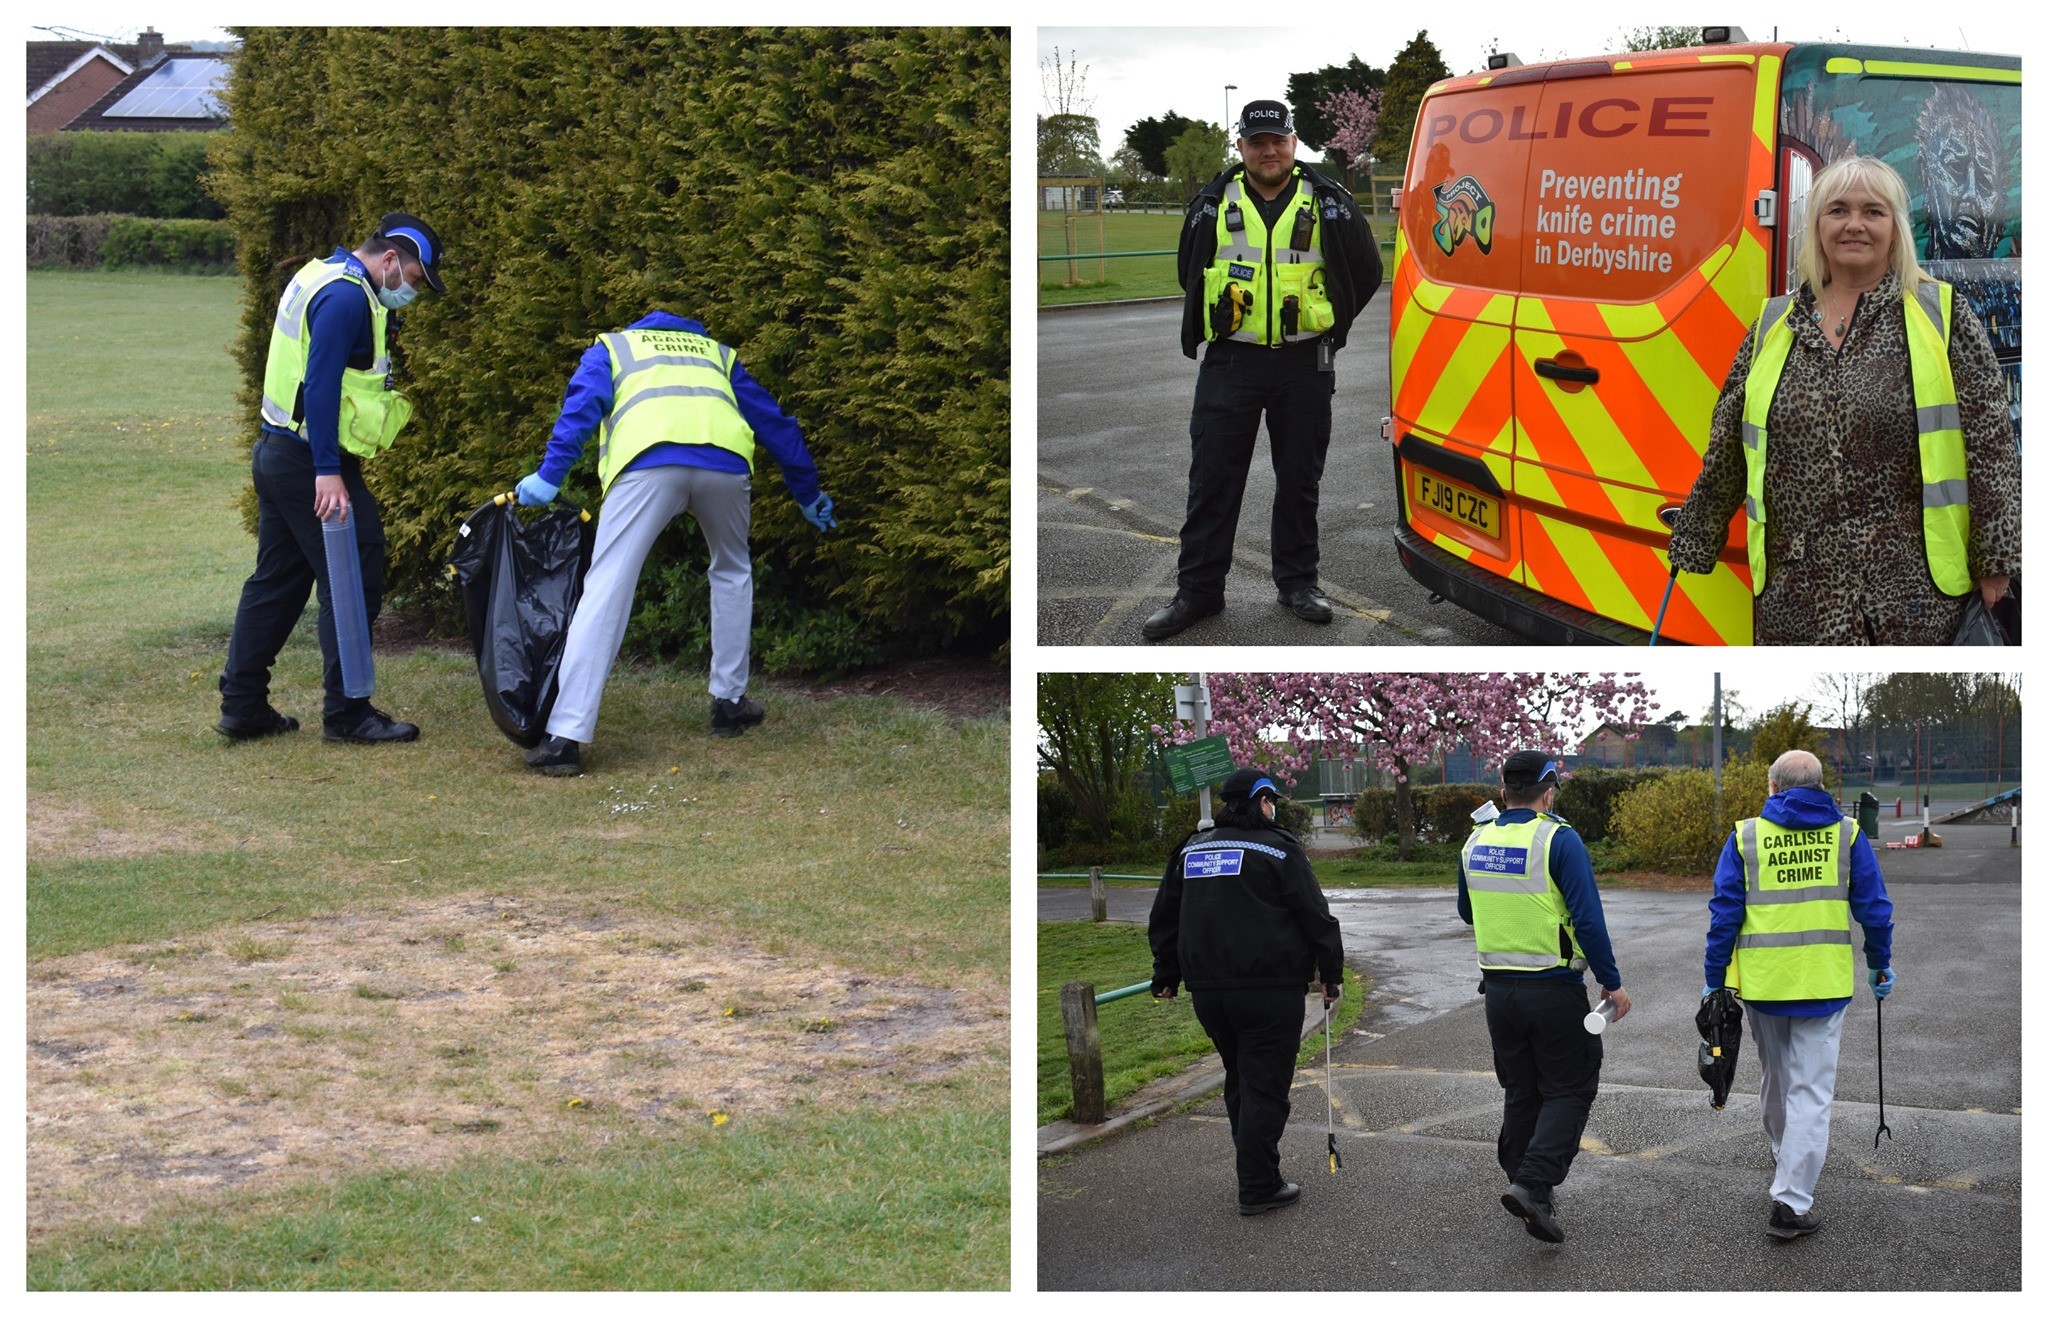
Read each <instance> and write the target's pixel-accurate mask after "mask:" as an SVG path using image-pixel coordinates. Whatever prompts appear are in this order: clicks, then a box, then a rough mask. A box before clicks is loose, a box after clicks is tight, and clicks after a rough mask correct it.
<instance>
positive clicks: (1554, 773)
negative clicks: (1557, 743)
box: [1500, 751, 1562, 792]
mask: <svg viewBox="0 0 2048 1318" xmlns="http://www.w3.org/2000/svg"><path fill="white" fill-rule="evenodd" d="M1561 775H1562V770H1561V767H1560V766H1559V765H1558V762H1557V761H1556V760H1553V759H1551V758H1550V757H1549V756H1548V755H1545V754H1544V753H1543V752H1542V751H1516V752H1515V753H1514V754H1513V755H1510V756H1508V757H1507V759H1506V760H1504V761H1502V762H1501V766H1500V780H1501V781H1502V782H1503V783H1506V784H1507V785H1508V786H1509V787H1512V788H1514V789H1515V790H1516V791H1518V792H1526V791H1528V790H1529V789H1530V788H1532V787H1540V786H1542V785H1543V783H1544V782H1545V781H1546V780H1547V781H1549V782H1553V783H1554V782H1557V781H1558V780H1559V778H1560V777H1561Z"/></svg>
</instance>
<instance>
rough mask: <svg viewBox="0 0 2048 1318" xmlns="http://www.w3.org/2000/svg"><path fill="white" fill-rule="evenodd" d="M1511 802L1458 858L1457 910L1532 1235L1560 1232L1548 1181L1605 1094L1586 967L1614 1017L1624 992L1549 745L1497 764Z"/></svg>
mask: <svg viewBox="0 0 2048 1318" xmlns="http://www.w3.org/2000/svg"><path fill="white" fill-rule="evenodd" d="M1500 777H1501V804H1502V805H1504V806H1506V807H1507V809H1505V810H1503V811H1502V812H1501V813H1500V814H1499V815H1498V816H1497V817H1495V818H1494V819H1492V820H1489V821H1488V822H1486V823H1484V824H1481V825H1479V827H1477V828H1475V829H1473V830H1472V835H1471V836H1470V837H1468V838H1467V839H1465V849H1464V852H1463V854H1462V855H1461V857H1460V858H1459V862H1458V915H1459V917H1460V918H1461V919H1463V920H1464V921H1465V923H1467V924H1469V925H1471V926H1472V935H1473V940H1474V942H1475V943H1476V944H1477V945H1478V949H1479V967H1480V970H1481V972H1482V975H1483V980H1482V983H1481V984H1480V991H1481V992H1482V993H1484V994H1485V995H1486V1030H1487V1033H1488V1034H1489V1035H1491V1036H1492V1038H1493V1073H1494V1075H1495V1077H1496V1078H1497V1079H1499V1081H1500V1086H1501V1088H1502V1089H1504V1090H1506V1091H1507V1096H1506V1099H1505V1102H1504V1104H1503V1108H1502V1112H1501V1124H1500V1139H1499V1141H1498V1142H1497V1152H1498V1154H1499V1158H1500V1169H1501V1170H1502V1171H1503V1172H1505V1173H1507V1177H1508V1188H1507V1191H1506V1192H1505V1193H1504V1194H1502V1195H1501V1197H1500V1202H1501V1206H1502V1207H1504V1208H1506V1209H1507V1210H1508V1211H1509V1212H1510V1213H1513V1214H1514V1215H1515V1216H1517V1217H1519V1218H1521V1219H1523V1223H1524V1225H1525V1226H1526V1227H1527V1229H1528V1232H1529V1234H1530V1235H1532V1236H1535V1237H1536V1238H1537V1239H1539V1240H1547V1241H1550V1242H1551V1243H1553V1244H1555V1243H1557V1242H1559V1241H1561V1240H1563V1239H1564V1229H1563V1228H1562V1227H1560V1226H1559V1225H1558V1222H1557V1210H1556V1204H1555V1203H1554V1202H1553V1199H1552V1194H1551V1191H1552V1189H1553V1188H1554V1187H1555V1186H1557V1185H1559V1184H1561V1183H1562V1182H1563V1181H1564V1178H1565V1175H1566V1173H1568V1172H1569V1171H1570V1170H1571V1165H1572V1159H1573V1158H1574V1157H1576V1156H1577V1154H1578V1151H1579V1136H1580V1135H1581V1134H1583V1133H1584V1131H1585V1129H1586V1117H1587V1114H1588V1113H1589V1112H1590V1111H1591V1110H1592V1107H1593V1098H1594V1096H1595V1095H1596V1094H1597V1093H1598V1092H1599V1090H1600V1058H1601V1049H1600V1037H1599V1036H1598V1035H1595V1034H1589V1033H1587V1032H1586V1028H1585V1018H1586V1006H1587V1003H1586V980H1585V968H1586V967H1587V966H1588V965H1589V964H1590V965H1591V966H1592V968H1593V977H1594V978H1595V979H1597V980H1599V981H1600V996H1601V998H1602V999H1612V1000H1613V1002H1614V1019H1616V1020H1620V1019H1621V1018H1622V1017H1623V1016H1626V1015H1627V1014H1628V993H1627V992H1626V991H1625V990H1624V989H1623V988H1622V987H1621V974H1620V972H1619V971H1617V970H1616V969H1615V967H1614V952H1613V949H1612V948H1611V947H1610V945H1609V943H1608V940H1607V921H1606V917H1605V915H1604V914H1603V913H1602V911H1601V909H1600V890H1599V889H1598V888H1597V887H1595V886H1594V884H1593V862H1592V858H1591V857H1589V856H1588V855H1587V854H1586V844H1585V843H1584V842H1582V841H1580V840H1579V835H1578V833H1577V832H1576V831H1574V830H1573V828H1572V826H1571V825H1570V824H1568V823H1566V822H1565V821H1564V820H1562V819H1560V818H1559V817H1558V816H1556V815H1554V814H1551V813H1550V807H1551V806H1552V805H1553V804H1554V803H1555V802H1556V800H1557V785H1558V769H1557V765H1556V763H1555V762H1554V761H1552V760H1551V759H1550V758H1549V757H1548V756H1546V755H1544V754H1543V752H1541V751H1516V752H1515V753H1514V754H1513V755H1510V756H1508V758H1507V762H1506V763H1505V764H1503V765H1502V766H1501V772H1500Z"/></svg>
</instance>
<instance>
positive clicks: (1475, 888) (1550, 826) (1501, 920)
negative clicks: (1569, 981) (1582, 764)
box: [1464, 814, 1586, 970]
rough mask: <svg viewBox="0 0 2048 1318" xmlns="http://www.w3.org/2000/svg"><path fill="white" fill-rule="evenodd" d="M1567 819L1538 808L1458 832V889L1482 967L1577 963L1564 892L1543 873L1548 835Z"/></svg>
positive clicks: (1581, 964) (1578, 966) (1579, 955)
mask: <svg viewBox="0 0 2048 1318" xmlns="http://www.w3.org/2000/svg"><path fill="white" fill-rule="evenodd" d="M1569 827H1571V825H1569V824H1567V823H1565V822H1564V820H1562V819H1559V818H1558V817H1557V816H1556V815H1543V814H1539V815H1537V816H1536V817H1535V818H1533V819H1527V820H1523V821H1522V822H1520V823H1516V824H1503V823H1500V822H1499V821H1497V820H1496V821H1493V822H1490V823H1485V824H1481V825H1480V826H1479V827H1477V828H1475V829H1473V830H1472V836H1470V837H1468V838H1466V839H1465V851H1464V862H1465V895H1466V898H1467V899H1468V900H1469V901H1470V902H1471V903H1472V937H1473V941H1474V942H1475V943H1477V945H1478V949H1479V966H1480V969H1482V970H1554V969H1557V968H1559V967H1564V966H1569V967H1570V968H1572V969H1573V970H1582V969H1584V968H1585V965H1586V956H1585V953H1584V952H1582V951H1581V950H1580V948H1579V939H1578V935H1577V934H1576V933H1574V932H1573V931H1572V916H1571V912H1570V911H1569V910H1568V909H1566V907H1565V904H1564V894H1563V893H1562V892H1560V891H1558V887H1557V881H1556V880H1555V879H1553V878H1551V876H1550V839H1551V837H1552V835H1554V834H1555V833H1556V832H1557V830H1558V829H1560V828H1569Z"/></svg>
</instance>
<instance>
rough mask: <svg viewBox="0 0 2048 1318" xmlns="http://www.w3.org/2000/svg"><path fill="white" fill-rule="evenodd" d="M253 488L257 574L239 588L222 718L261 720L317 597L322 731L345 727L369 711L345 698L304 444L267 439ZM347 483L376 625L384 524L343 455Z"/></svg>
mask: <svg viewBox="0 0 2048 1318" xmlns="http://www.w3.org/2000/svg"><path fill="white" fill-rule="evenodd" d="M249 465H250V473H251V476H252V477H253V479H254V481H255V484H256V570H255V571H254V572H252V573H250V574H249V579H248V580H247V581H245V582H243V583H242V602H241V605H240V607H238V608H237V609H236V610H235V629H234V632H233V633H232V634H231V635H230V636H229V637H228V661H227V667H226V668H225V669H223V670H222V672H221V675H220V710H221V713H223V714H227V715H231V716H233V717H236V718H256V717H259V716H261V715H262V713H263V711H264V709H265V708H266V707H268V705H269V703H270V668H271V665H273V664H275V663H276V662H277V653H278V651H280V650H282V649H283V648H284V643H285V641H286V639H287V638H289V637H290V636H291V634H292V628H294V627H296V626H298V624H299V615H300V614H302V613H304V612H305V611H306V597H307V596H308V595H311V594H312V593H313V591H314V588H315V587H316V586H317V587H318V589H319V593H320V659H321V665H322V681H323V683H324V684H325V686H326V688H327V699H326V701H325V703H324V706H323V708H322V710H321V714H322V717H323V719H324V720H325V721H326V722H329V723H334V722H337V721H341V720H344V719H346V718H347V717H348V716H349V715H351V714H354V713H356V712H358V711H360V710H361V709H362V707H363V706H364V705H365V704H367V703H368V702H367V701H363V700H351V699H350V698H349V697H348V696H346V695H344V694H343V693H342V689H341V649H340V647H339V646H337V645H336V644H335V640H334V606H333V603H332V601H331V600H330V599H329V598H328V593H327V550H326V547H325V545H324V544H323V543H322V541H321V538H320V519H319V518H318V517H316V516H314V515H313V476H314V472H313V450H312V448H311V447H310V446H309V445H307V444H306V443H305V442H304V441H302V440H298V439H291V438H285V437H281V436H278V435H273V434H271V433H270V432H269V431H264V432H263V435H262V437H261V438H259V439H258V440H257V441H256V449H255V452H254V453H253V454H252V455H251V457H250V463H249ZM341 479H342V483H343V484H344V485H346V486H347V487H348V498H349V504H350V516H352V517H353V518H355V523H356V548H357V552H358V553H359V555H360V556H361V559H362V565H363V603H364V605H365V606H366V607H367V608H368V610H369V614H370V621H372V622H375V621H376V620H377V614H378V612H379V611H380V610H381V609H382V608H383V606H384V557H385V549H384V520H383V518H382V517H380V516H379V515H378V513H377V501H376V500H375V499H374V498H372V497H371V496H370V490H369V487H368V486H366V485H364V484H363V467H362V463H361V462H360V461H358V460H357V459H356V458H355V456H354V455H352V454H350V453H347V452H344V453H343V454H342V455H341Z"/></svg>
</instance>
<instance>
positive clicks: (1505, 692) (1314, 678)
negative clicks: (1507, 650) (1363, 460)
mask: <svg viewBox="0 0 2048 1318" xmlns="http://www.w3.org/2000/svg"><path fill="white" fill-rule="evenodd" d="M1650 707H1651V696H1650V693H1649V690H1648V688H1646V687H1645V686H1644V685H1643V684H1642V683H1641V682H1639V681H1637V680H1635V674H1633V673H1627V674H1621V675H1616V674H1612V673H1211V674H1209V735H1211V736H1215V735H1218V734H1220V735H1222V736H1223V737H1225V738H1227V739H1228V741H1229V745H1230V751H1231V754H1232V756H1233V757H1235V758H1236V759H1237V760H1238V762H1239V763H1241V764H1257V765H1259V766H1260V767H1262V768H1264V769H1266V770H1267V771H1268V772H1271V773H1274V774H1276V775H1278V776H1279V777H1281V778H1282V779H1284V780H1285V781H1286V782H1288V783H1290V784H1292V783H1293V782H1294V781H1295V780H1296V778H1297V777H1298V776H1299V775H1300V774H1302V773H1306V772H1308V771H1309V770H1311V769H1313V768H1314V767H1315V762H1316V761H1317V760H1318V759H1334V760H1341V761H1345V762H1355V761H1359V760H1363V761H1365V762H1366V763H1368V764H1372V765H1374V766H1376V767H1378V768H1380V769H1382V770H1385V771H1386V772H1388V773H1389V774H1391V775H1392V776H1393V779H1394V816H1395V819H1396V820H1397V821H1398V824H1399V828H1400V853H1399V854H1400V858H1401V859H1403V860H1406V859H1408V858H1409V857H1410V856H1411V855H1412V854H1413V852H1414V847H1415V811H1414V802H1413V797H1412V793H1411V791H1410V787H1409V776H1410V770H1411V769H1413V768H1414V767H1416V766H1418V765H1423V764H1429V763H1433V762H1435V761H1437V760H1440V759H1442V758H1443V756H1444V755H1445V754H1447V753H1448V752H1450V751H1452V750H1454V749H1456V748H1457V747H1458V746H1460V745H1464V746H1469V747H1470V748H1471V749H1472V752H1473V753H1474V754H1475V755H1477V756H1478V757H1479V758H1480V759H1482V760H1488V761H1492V762H1494V763H1498V762H1499V761H1500V760H1502V759H1504V758H1506V756H1507V755H1508V754H1510V753H1511V752H1513V751H1517V750H1541V751H1547V752H1550V753H1552V754H1555V755H1558V756H1560V757H1562V756H1563V755H1565V754H1568V753H1569V752H1570V750H1571V749H1572V747H1571V745H1570V744H1568V741H1567V739H1568V738H1571V737H1575V736H1576V735H1577V734H1576V729H1578V728H1580V727H1582V726H1583V725H1584V724H1585V723H1586V722H1588V721H1593V720H1598V721H1604V722H1609V723H1613V724H1615V725H1617V726H1620V727H1623V728H1633V727H1635V726H1637V725H1639V724H1641V723H1642V722H1643V721H1644V720H1645V719H1647V718H1648V716H1649V713H1650ZM1154 731H1155V732H1156V733H1157V734H1158V735H1159V736H1160V737H1161V738H1163V739H1164V740H1166V741H1167V742H1169V743H1180V742H1185V741H1189V740H1192V739H1193V736H1194V730H1193V728H1192V726H1191V725H1189V724H1185V723H1176V724H1174V725H1172V726H1170V727H1167V726H1160V727H1155V728H1154ZM1629 735H1631V736H1633V735H1634V734H1633V733H1632V732H1631V733H1630V734H1629Z"/></svg>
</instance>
